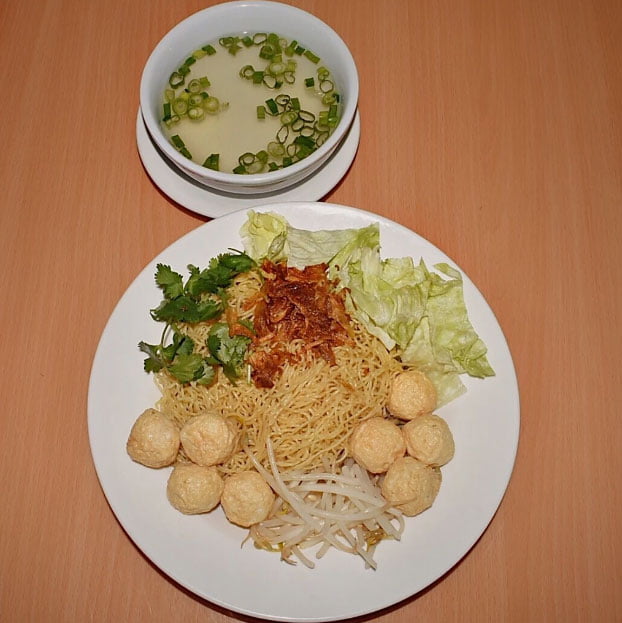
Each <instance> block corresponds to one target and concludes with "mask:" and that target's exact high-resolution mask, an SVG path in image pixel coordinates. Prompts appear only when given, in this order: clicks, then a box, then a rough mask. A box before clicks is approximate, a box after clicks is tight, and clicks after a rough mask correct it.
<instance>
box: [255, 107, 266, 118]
mask: <svg viewBox="0 0 622 623" xmlns="http://www.w3.org/2000/svg"><path fill="white" fill-rule="evenodd" d="M265 118H266V109H265V107H264V106H257V119H265Z"/></svg>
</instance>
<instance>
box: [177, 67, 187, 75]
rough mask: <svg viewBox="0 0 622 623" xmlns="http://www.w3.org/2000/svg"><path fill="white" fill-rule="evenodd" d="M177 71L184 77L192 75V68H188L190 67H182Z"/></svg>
mask: <svg viewBox="0 0 622 623" xmlns="http://www.w3.org/2000/svg"><path fill="white" fill-rule="evenodd" d="M177 71H178V72H179V73H180V74H181V75H182V76H187V75H188V74H189V73H190V67H188V65H182V66H181V67H180V68H179V69H178V70H177Z"/></svg>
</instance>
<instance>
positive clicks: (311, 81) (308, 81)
mask: <svg viewBox="0 0 622 623" xmlns="http://www.w3.org/2000/svg"><path fill="white" fill-rule="evenodd" d="M314 84H315V78H305V86H306V87H312V86H313V85H314Z"/></svg>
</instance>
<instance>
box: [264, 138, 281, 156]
mask: <svg viewBox="0 0 622 623" xmlns="http://www.w3.org/2000/svg"><path fill="white" fill-rule="evenodd" d="M267 149H268V153H269V154H270V155H271V156H272V157H273V158H280V157H281V156H283V155H284V154H285V147H283V144H282V143H277V142H276V141H272V142H271V143H268V148H267Z"/></svg>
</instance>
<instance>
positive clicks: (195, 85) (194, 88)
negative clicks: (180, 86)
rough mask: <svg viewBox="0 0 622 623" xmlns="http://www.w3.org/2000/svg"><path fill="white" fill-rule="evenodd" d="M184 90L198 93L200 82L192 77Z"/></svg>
mask: <svg viewBox="0 0 622 623" xmlns="http://www.w3.org/2000/svg"><path fill="white" fill-rule="evenodd" d="M186 90H188V91H190V93H198V92H199V91H200V90H201V82H200V81H199V80H197V79H196V78H193V79H192V80H190V82H189V83H188V86H187V87H186Z"/></svg>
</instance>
